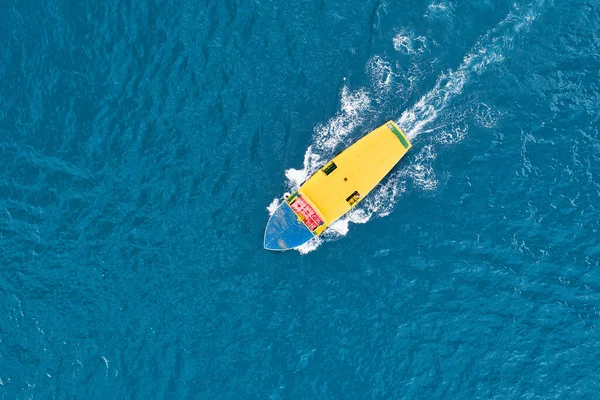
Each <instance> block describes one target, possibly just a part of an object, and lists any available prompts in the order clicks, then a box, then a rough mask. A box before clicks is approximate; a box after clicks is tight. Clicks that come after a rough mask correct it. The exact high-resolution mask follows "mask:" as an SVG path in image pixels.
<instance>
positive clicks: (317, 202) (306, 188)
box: [298, 121, 411, 235]
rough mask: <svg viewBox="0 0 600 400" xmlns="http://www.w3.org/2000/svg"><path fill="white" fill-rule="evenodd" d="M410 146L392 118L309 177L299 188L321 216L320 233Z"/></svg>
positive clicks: (364, 194) (351, 205) (365, 193)
mask: <svg viewBox="0 0 600 400" xmlns="http://www.w3.org/2000/svg"><path fill="white" fill-rule="evenodd" d="M410 148H411V144H410V142H409V141H408V139H407V137H406V135H404V133H403V132H402V131H401V130H400V128H398V126H397V125H396V124H395V123H394V122H393V121H388V122H387V123H386V124H384V125H382V126H380V127H379V128H377V129H375V130H374V131H372V132H371V133H369V134H367V135H366V136H364V137H362V138H361V139H359V140H358V141H356V142H355V143H354V144H352V145H351V146H350V147H348V148H347V149H346V150H344V151H343V152H341V153H340V154H339V155H337V156H336V157H335V158H334V159H333V160H331V161H330V162H329V163H327V164H326V165H325V166H324V167H323V168H322V169H321V170H319V171H317V172H316V173H315V174H314V175H313V176H311V177H310V178H309V179H308V180H307V181H306V182H305V183H304V184H303V185H302V186H301V187H300V189H299V190H298V192H299V193H300V194H301V195H302V197H303V198H305V199H308V201H309V202H310V203H312V205H314V206H315V208H316V209H317V210H318V212H319V213H320V214H321V215H322V217H323V220H324V222H325V223H324V224H323V225H321V226H319V228H317V229H316V230H315V232H314V233H315V234H317V235H318V234H320V233H321V232H323V230H325V228H327V226H329V225H330V224H331V223H332V222H334V221H335V220H337V219H338V218H340V217H341V216H342V215H344V214H345V213H347V212H348V211H350V209H352V208H353V207H354V206H355V205H356V204H358V203H359V202H360V201H361V200H362V199H364V198H365V196H366V195H367V194H368V193H369V192H370V191H371V190H373V188H374V187H375V186H377V184H378V183H379V182H381V180H382V179H383V178H384V177H385V176H386V175H387V174H388V173H389V172H390V171H391V169H392V168H393V167H394V166H395V165H396V164H397V163H398V161H400V159H401V158H402V157H403V156H404V155H405V154H406V152H407V151H408V150H409V149H410Z"/></svg>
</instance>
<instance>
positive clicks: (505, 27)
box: [268, 0, 545, 253]
mask: <svg viewBox="0 0 600 400" xmlns="http://www.w3.org/2000/svg"><path fill="white" fill-rule="evenodd" d="M544 2H545V0H540V1H538V2H537V3H533V4H531V5H530V6H529V7H527V8H525V7H517V6H516V5H515V7H514V9H513V10H512V11H511V12H510V13H509V14H508V16H507V17H506V18H504V19H503V20H502V21H501V22H500V23H499V24H498V25H496V26H495V27H494V28H493V29H491V30H490V31H488V32H487V33H486V34H485V35H484V36H482V37H481V38H480V39H479V40H478V41H477V43H476V44H475V45H474V46H473V48H472V49H471V51H470V52H469V53H468V54H467V55H466V56H465V57H464V59H463V61H462V63H461V64H460V65H459V67H458V68H457V69H456V70H448V71H446V72H444V73H442V74H441V75H440V76H439V78H438V79H437V81H436V83H435V85H434V87H433V89H431V90H430V91H429V92H428V93H427V94H425V95H424V96H423V97H421V98H420V99H419V101H417V103H416V104H415V105H413V106H412V107H411V108H410V109H407V110H406V111H404V112H403V113H402V115H401V116H400V118H399V119H398V120H397V123H398V125H399V126H400V127H401V128H402V129H403V130H404V131H405V133H406V134H407V136H408V137H409V139H411V141H414V139H415V138H416V137H417V136H419V135H420V134H422V133H427V132H434V131H435V132H436V135H435V138H434V140H431V141H430V142H429V143H427V144H423V145H421V146H414V143H413V146H414V147H413V150H412V151H413V152H416V153H417V154H416V155H413V156H412V157H411V158H412V160H411V164H410V165H408V166H405V167H404V168H402V169H400V170H398V171H396V172H394V173H392V175H391V176H389V177H388V178H387V179H386V180H384V181H383V182H382V184H380V185H379V186H378V187H377V188H375V189H374V190H373V192H372V193H371V194H370V195H369V196H368V197H367V198H366V199H365V200H364V201H363V202H362V203H361V205H360V206H359V207H357V208H355V209H353V210H351V211H350V212H349V213H348V214H346V215H345V216H344V217H342V218H341V219H339V220H338V221H336V222H335V223H333V224H332V225H331V229H328V230H327V231H326V233H325V234H323V235H322V236H321V237H318V238H315V239H313V240H311V241H310V242H308V243H307V244H305V245H303V246H301V247H300V248H298V250H299V251H300V252H301V253H308V252H310V251H312V250H314V249H316V248H317V247H318V246H319V245H320V244H321V243H322V242H323V241H324V240H328V239H332V238H337V237H340V236H344V235H346V233H347V232H348V229H349V223H350V222H354V223H365V222H367V221H368V220H369V219H371V217H372V216H373V215H374V214H377V215H379V216H385V215H388V214H389V213H390V212H391V211H392V209H393V207H394V205H395V203H396V202H397V201H398V198H399V197H400V195H401V194H402V193H403V192H404V191H405V190H406V186H407V183H408V182H409V181H411V182H412V183H413V184H414V185H416V186H417V187H420V188H422V189H424V190H431V189H434V188H435V187H436V186H437V180H436V178H435V174H434V172H433V168H432V164H433V160H435V158H436V152H435V150H436V145H439V144H441V145H444V144H449V143H456V142H459V141H460V140H462V138H463V137H464V136H465V135H466V133H467V130H468V126H467V125H464V124H462V121H463V120H464V117H465V116H466V115H467V114H468V113H469V112H470V111H471V110H472V109H470V108H469V107H468V106H466V105H464V104H463V105H454V106H453V107H451V108H448V106H449V105H451V104H452V102H453V101H454V100H455V99H456V98H457V96H458V95H460V94H461V93H462V92H463V88H464V86H465V85H466V84H467V83H468V82H469V80H470V79H472V78H473V77H474V76H476V75H479V74H482V73H483V72H485V71H486V70H487V69H488V67H489V66H490V65H493V64H497V63H499V62H502V60H504V57H505V54H506V53H507V51H508V50H509V49H510V48H511V47H512V45H513V42H514V40H515V38H516V37H517V35H518V34H519V32H521V31H522V30H523V29H524V28H527V27H528V26H529V25H530V24H531V23H532V21H533V20H534V19H535V18H536V16H537V15H538V14H539V11H538V10H539V9H540V8H541V6H543V4H544ZM425 40H426V39H424V38H423V37H422V36H420V37H419V39H418V41H419V42H420V44H422V45H423V46H424V45H425ZM403 43H404V44H410V43H411V41H407V40H404V41H403ZM403 48H404V47H403ZM405 53H406V52H405ZM420 53H421V52H420V51H419V52H417V51H415V52H412V53H411V52H409V54H417V55H418V54H420ZM367 70H368V72H369V73H370V75H371V77H372V81H373V86H374V89H373V92H374V93H375V95H376V96H379V97H382V96H386V94H387V93H388V92H389V88H390V85H391V84H392V83H393V81H394V78H396V77H397V76H399V75H397V74H396V73H395V72H394V69H393V68H392V67H391V66H390V64H389V63H387V62H386V61H384V60H383V59H382V58H381V57H378V56H375V57H373V59H372V60H370V61H369V63H368V65H367ZM410 72H414V71H409V73H410ZM400 78H401V79H403V80H404V81H405V82H408V83H407V84H406V85H403V84H402V83H400V84H399V86H401V88H404V89H405V90H410V89H412V87H413V82H414V77H411V76H404V77H400ZM375 102H376V103H384V102H385V99H384V98H377V97H376V99H375ZM372 103H373V101H372V99H371V98H370V92H369V91H368V90H366V89H360V90H358V91H355V92H351V91H350V90H349V89H348V88H347V87H344V88H343V89H342V93H341V110H340V112H338V114H337V115H336V116H335V117H334V118H332V119H331V120H329V121H328V122H327V124H325V125H319V126H317V127H315V134H314V137H313V142H312V144H311V145H310V146H309V147H308V149H307V150H306V153H305V155H304V165H303V168H302V169H300V170H298V169H289V170H287V171H286V177H287V179H288V181H287V182H286V184H287V189H288V190H289V191H295V190H297V189H298V187H299V186H300V185H301V184H302V182H304V180H306V179H307V178H308V177H309V176H310V175H311V174H312V173H314V172H315V171H316V170H317V169H318V168H320V167H322V166H323V164H324V163H325V162H326V161H328V160H329V159H330V158H332V157H333V156H334V154H335V150H336V149H337V150H340V149H341V148H340V147H343V146H341V145H342V144H343V145H348V144H350V143H349V142H351V141H352V138H351V137H350V134H351V133H352V132H353V131H354V130H355V129H356V128H358V127H360V126H361V124H362V123H363V122H364V121H365V119H366V118H367V117H372V116H375V117H378V115H377V111H376V108H375V107H371V104H372ZM484 106H485V105H484ZM485 107H487V108H488V110H487V111H488V114H487V116H484V119H486V121H485V122H484V123H483V125H485V126H488V127H491V126H493V125H494V117H493V114H490V113H489V107H488V106H485ZM449 110H451V111H449ZM434 122H435V124H434ZM461 124H462V125H461ZM346 142H348V143H346ZM278 204H279V199H275V200H273V202H272V203H271V205H270V206H269V207H268V209H269V211H270V212H273V211H274V210H275V209H276V208H277V205H278Z"/></svg>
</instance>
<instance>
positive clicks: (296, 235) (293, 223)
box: [264, 202, 314, 251]
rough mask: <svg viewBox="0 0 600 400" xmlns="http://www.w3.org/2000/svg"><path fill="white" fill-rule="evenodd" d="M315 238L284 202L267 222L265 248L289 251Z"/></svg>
mask: <svg viewBox="0 0 600 400" xmlns="http://www.w3.org/2000/svg"><path fill="white" fill-rule="evenodd" d="M313 237H314V235H313V233H312V232H311V231H310V230H309V229H308V228H307V227H306V225H304V224H303V223H302V222H301V221H299V220H298V217H297V216H296V214H295V213H294V211H292V209H291V208H290V206H289V205H288V204H287V203H286V202H283V204H281V205H280V206H279V207H278V208H277V210H275V212H274V213H273V215H271V218H269V222H267V228H266V229H265V240H264V247H265V249H267V250H278V251H283V250H289V249H293V248H295V247H298V246H300V245H302V244H304V243H306V242H308V241H309V240H310V239H312V238H313Z"/></svg>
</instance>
